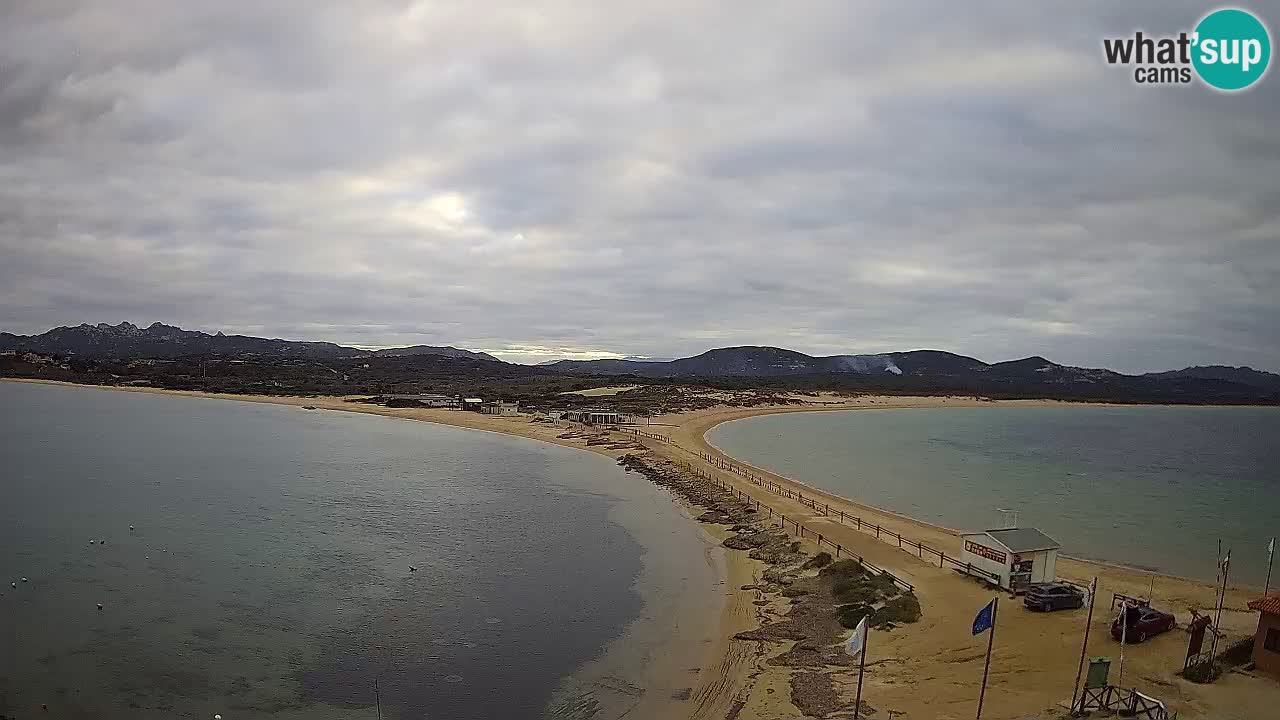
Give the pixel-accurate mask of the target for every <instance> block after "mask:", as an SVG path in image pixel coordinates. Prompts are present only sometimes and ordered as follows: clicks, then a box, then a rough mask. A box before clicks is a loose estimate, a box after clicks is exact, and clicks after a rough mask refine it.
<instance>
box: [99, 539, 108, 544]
mask: <svg viewBox="0 0 1280 720" xmlns="http://www.w3.org/2000/svg"><path fill="white" fill-rule="evenodd" d="M98 544H99V545H106V544H107V541H106V540H99V541H98Z"/></svg>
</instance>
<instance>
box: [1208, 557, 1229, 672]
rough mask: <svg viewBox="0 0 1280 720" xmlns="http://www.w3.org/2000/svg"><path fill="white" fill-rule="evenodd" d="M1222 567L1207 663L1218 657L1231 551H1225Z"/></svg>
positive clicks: (1211, 662)
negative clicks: (1220, 589) (1219, 631)
mask: <svg viewBox="0 0 1280 720" xmlns="http://www.w3.org/2000/svg"><path fill="white" fill-rule="evenodd" d="M1219 564H1220V565H1221V566H1222V591H1221V592H1220V593H1219V594H1218V612H1217V614H1216V615H1215V616H1214V618H1213V642H1212V643H1211V644H1210V645H1209V663H1210V665H1212V664H1213V659H1214V658H1215V657H1217V655H1218V634H1219V633H1218V627H1219V623H1221V622H1222V605H1223V603H1225V602H1226V599H1227V576H1228V575H1230V574H1231V549H1230V548H1228V549H1227V555H1226V557H1224V558H1222V561H1221V562H1220V563H1219Z"/></svg>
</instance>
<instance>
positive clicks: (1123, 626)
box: [1116, 600, 1129, 688]
mask: <svg viewBox="0 0 1280 720" xmlns="http://www.w3.org/2000/svg"><path fill="white" fill-rule="evenodd" d="M1128 642H1129V601H1128V600H1125V601H1124V602H1122V603H1120V677H1118V678H1117V679H1116V687H1118V688H1123V687H1124V646H1125V645H1127V644H1128Z"/></svg>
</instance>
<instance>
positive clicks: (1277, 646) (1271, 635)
mask: <svg viewBox="0 0 1280 720" xmlns="http://www.w3.org/2000/svg"><path fill="white" fill-rule="evenodd" d="M1262 647H1264V648H1266V649H1268V650H1270V651H1271V652H1274V653H1280V630H1278V629H1276V628H1267V637H1266V639H1264V640H1263V641H1262Z"/></svg>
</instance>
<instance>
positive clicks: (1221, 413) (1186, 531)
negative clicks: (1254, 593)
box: [707, 406, 1280, 588]
mask: <svg viewBox="0 0 1280 720" xmlns="http://www.w3.org/2000/svg"><path fill="white" fill-rule="evenodd" d="M1278 437H1280V408H1229V407H1101V406H1099V407H1088V406H1043V407H1000V406H993V407H980V408H937V409H922V408H913V409H901V410H897V409H894V410H891V409H874V410H855V411H848V412H821V413H789V414H779V415H766V416H760V417H754V418H748V419H745V420H737V421H734V422H729V423H725V424H722V425H718V426H716V427H715V428H713V429H712V430H711V431H710V432H709V433H707V440H708V441H709V442H711V443H712V444H714V445H715V446H716V447H718V448H720V449H721V450H722V451H724V452H725V453H727V454H729V455H731V456H733V457H736V458H739V459H741V460H743V461H745V462H749V463H751V464H753V465H756V466H758V467H761V468H765V469H767V470H771V471H773V472H777V473H779V474H781V475H785V476H787V477H790V478H793V479H795V480H798V481H800V482H804V483H808V484H810V485H813V486H814V487H817V488H821V489H823V490H827V491H830V492H833V493H836V494H839V495H842V496H844V497H848V498H850V499H853V500H855V501H858V502H863V503H866V504H868V505H873V506H876V507H881V508H884V509H886V510H890V511H893V512H898V513H901V514H904V515H907V516H910V517H913V518H916V519H918V520H923V521H926V522H930V523H935V524H939V525H943V526H945V527H951V528H956V529H960V530H975V529H977V530H981V529H985V528H991V527H1000V526H1001V522H1002V519H1003V518H1002V515H1001V513H999V512H998V511H997V508H1005V509H1014V510H1017V511H1018V522H1019V524H1020V525H1022V526H1024V527H1037V528H1040V529H1041V530H1044V531H1045V532H1047V533H1049V534H1050V535H1052V536H1053V537H1054V538H1055V539H1057V540H1058V541H1059V542H1061V543H1062V545H1063V552H1065V553H1067V554H1072V555H1076V556H1080V557H1087V558H1091V559H1096V560H1102V561H1106V562H1113V563H1119V564H1124V565H1129V566H1132V567H1137V568H1145V569H1152V570H1157V571H1160V572H1165V573H1170V574H1174V575H1182V576H1186V577H1191V578H1197V579H1202V580H1212V579H1213V578H1214V575H1215V571H1216V558H1217V554H1218V540H1219V539H1221V540H1222V548H1223V551H1224V552H1225V551H1226V549H1227V548H1231V549H1232V556H1231V557H1232V565H1231V582H1232V584H1233V585H1235V584H1246V585H1256V586H1258V587H1259V588H1260V587H1261V586H1262V584H1263V579H1264V576H1265V574H1266V565H1267V549H1266V548H1267V541H1268V540H1269V539H1270V538H1271V537H1273V536H1275V535H1276V534H1277V533H1278V532H1280V472H1278V471H1277V469H1278V468H1280V443H1277V438H1278ZM1272 585H1273V587H1274V586H1275V585H1276V578H1275V577H1274V576H1273V579H1272Z"/></svg>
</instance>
